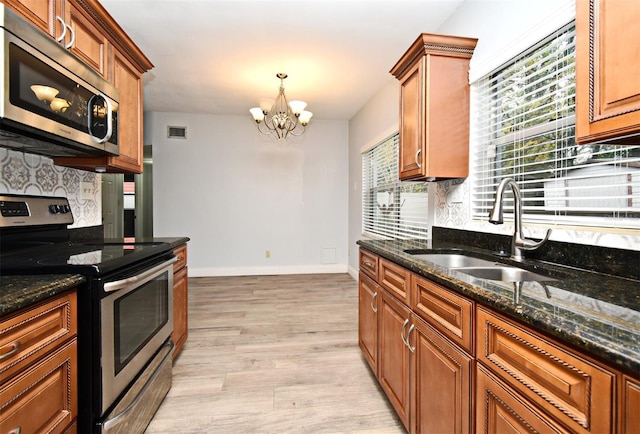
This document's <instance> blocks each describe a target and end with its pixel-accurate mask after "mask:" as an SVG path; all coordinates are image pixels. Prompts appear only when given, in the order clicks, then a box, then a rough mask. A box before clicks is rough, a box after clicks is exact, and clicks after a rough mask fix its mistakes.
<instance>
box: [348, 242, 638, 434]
mask: <svg viewBox="0 0 640 434" xmlns="http://www.w3.org/2000/svg"><path fill="white" fill-rule="evenodd" d="M359 244H360V245H361V250H364V251H365V252H366V257H367V258H368V262H369V263H379V264H383V265H381V267H380V270H383V269H385V268H386V269H392V268H393V270H394V275H395V276H398V275H401V276H405V277H403V278H402V279H400V280H402V281H410V282H411V290H410V291H409V292H410V295H409V300H410V304H409V305H408V306H407V305H405V304H404V303H403V302H401V301H400V298H399V296H398V295H397V293H393V295H392V293H391V292H389V291H387V289H386V288H385V287H384V285H382V284H381V282H379V285H380V286H382V289H383V291H382V300H381V304H380V306H379V314H378V334H379V337H378V352H379V355H378V358H379V360H378V366H379V367H378V372H379V375H378V381H379V382H380V384H381V386H382V388H383V390H384V391H385V393H386V394H387V396H388V398H389V400H390V402H391V403H392V404H393V405H394V408H396V410H397V411H398V414H399V416H400V418H401V419H402V420H403V422H404V421H407V420H408V426H407V429H408V430H409V431H410V432H411V433H419V432H439V433H440V432H443V433H445V432H446V433H449V432H450V433H461V432H474V431H475V432H483V433H502V432H531V430H532V429H534V430H537V431H538V432H572V433H598V434H599V433H606V432H609V433H613V432H616V431H618V432H635V431H637V430H638V423H639V421H640V418H638V416H637V414H636V413H637V411H636V410H635V409H636V408H637V407H638V405H639V404H640V378H638V376H637V369H636V368H635V366H638V365H637V364H638V363H640V358H639V357H638V355H637V353H636V355H635V356H633V355H632V353H630V352H628V351H627V349H628V346H629V345H630V344H632V342H637V340H636V339H637V338H634V336H640V333H636V335H633V326H631V327H632V328H631V329H626V328H625V329H624V330H625V331H624V332H623V331H622V330H621V332H620V333H618V332H615V331H614V332H613V334H612V332H611V331H609V330H610V326H608V325H606V324H604V323H603V324H602V327H606V330H607V332H606V333H607V336H608V337H607V338H605V339H612V341H611V343H610V344H605V343H604V342H603V344H602V345H605V346H607V347H610V348H611V349H612V350H613V349H614V348H615V349H616V350H615V351H617V355H616V356H613V355H612V356H611V359H610V362H609V363H607V362H604V361H603V360H602V356H601V355H599V356H598V357H595V355H594V354H595V353H594V349H595V347H594V346H593V345H592V344H586V343H585V348H584V349H583V350H579V349H577V348H576V343H577V342H584V339H585V338H586V337H587V336H590V335H591V334H592V333H600V332H599V330H600V329H599V328H598V325H597V322H598V320H596V319H594V318H593V317H591V316H589V319H580V318H576V317H575V316H574V315H576V313H578V312H579V313H578V315H580V314H582V312H581V310H582V309H584V308H583V307H581V308H580V309H579V310H578V311H567V312H566V313H564V312H565V311H564V310H565V309H567V306H566V305H565V304H564V303H566V301H565V299H564V298H563V297H561V296H560V295H561V294H563V292H562V291H563V290H562V289H561V288H562V287H567V288H569V287H572V285H579V286H583V285H584V283H582V281H583V280H584V278H580V279H579V281H574V280H573V279H577V277H573V274H569V275H566V277H564V278H562V277H560V278H559V279H557V280H556V281H554V282H553V283H552V285H554V288H551V289H550V290H551V292H550V293H549V294H554V296H551V297H549V296H548V297H546V298H545V297H544V294H542V297H543V300H544V301H545V303H551V304H555V303H559V305H558V306H549V307H547V306H546V305H544V304H540V302H539V301H538V299H537V298H534V299H532V300H531V301H530V300H526V301H524V299H522V298H520V299H518V300H515V299H511V300H512V301H511V302H506V301H505V302H504V303H501V302H498V300H501V299H502V297H504V296H505V295H506V294H511V292H512V291H513V288H512V290H511V291H505V289H504V286H501V285H498V284H496V283H495V282H493V283H492V282H486V281H485V283H482V282H480V281H478V280H474V279H472V278H470V279H469V281H465V280H459V279H461V278H463V277H459V276H460V274H461V273H457V272H452V271H448V270H446V271H443V269H442V268H439V266H436V265H435V264H432V263H430V262H428V261H426V262H425V261H419V260H415V259H412V257H411V255H410V254H407V253H406V251H407V250H423V249H424V248H423V247H422V248H421V247H418V246H416V245H413V243H411V242H401V241H370V242H359ZM396 244H398V245H397V246H396ZM425 244H426V243H425ZM387 245H389V246H391V247H386V246H387ZM365 246H366V247H365ZM370 246H371V249H367V247H370ZM457 248H458V250H459V247H457ZM376 256H378V257H377V258H376ZM387 262H389V263H393V264H394V265H395V267H390V266H389V265H384V264H385V263H387ZM429 264H431V265H429ZM402 270H404V273H403V271H402ZM590 278H591V279H594V282H595V281H596V280H597V279H604V280H603V282H604V281H606V282H607V283H606V287H607V288H609V289H611V288H614V287H615V286H616V285H617V284H618V283H621V284H624V285H628V284H629V282H627V281H624V282H617V281H616V282H614V281H611V279H613V280H615V278H608V277H598V276H590ZM562 279H567V281H566V282H563V281H562ZM396 281H397V279H396ZM469 282H474V283H469ZM475 282H477V283H475ZM444 284H446V285H447V286H445V285H444ZM481 285H482V286H481ZM555 286H557V287H558V288H555ZM598 287H601V286H598ZM536 289H537V287H535V288H532V290H534V293H535V292H536V291H535V290H536ZM493 291H496V292H495V293H494V292H493ZM554 291H556V292H554ZM510 297H513V295H510ZM564 297H566V296H564ZM389 300H391V301H389ZM569 300H576V301H580V302H581V303H586V301H582V299H581V298H580V296H577V295H573V296H571V297H570V298H569ZM523 302H524V304H523ZM603 308H604V305H599V306H598V309H603ZM533 309H538V310H540V313H539V314H538V315H539V316H534V312H535V311H534V310H533ZM616 309H617V308H616ZM523 312H524V314H523ZM542 312H544V315H545V316H543V315H542ZM547 312H552V313H549V315H553V316H552V317H547V316H546V315H547ZM507 314H509V315H508V316H507ZM527 315H531V318H532V319H531V320H530V321H531V322H532V323H534V324H536V325H537V327H532V326H531V325H530V324H528V320H527ZM562 315H565V316H567V319H566V324H564V323H563V322H562V321H560V322H559V321H558V318H561V317H562ZM514 316H515V317H514ZM385 317H386V319H385ZM516 318H518V319H516ZM543 318H549V319H548V320H547V321H552V323H551V324H550V327H553V330H555V331H556V332H558V331H562V332H563V333H570V334H572V335H573V334H575V335H574V336H575V337H574V338H573V339H567V340H566V341H563V340H562V339H559V338H558V337H552V336H549V335H548V334H546V333H543V332H541V331H539V330H536V328H539V326H540V325H541V321H543ZM606 318H607V317H606V316H605V317H604V319H603V320H604V321H607V319H606ZM574 324H579V327H577V328H576V329H573V328H569V327H574ZM620 325H621V326H622V327H626V326H624V325H623V324H622V323H620ZM565 327H566V330H565ZM592 327H593V328H594V329H593V330H590V328H592ZM385 330H388V331H387V332H386V333H387V334H388V335H389V336H393V335H394V334H395V335H396V337H397V339H399V340H402V341H403V344H404V348H402V345H403V344H397V343H394V341H393V340H392V339H391V338H388V339H387V338H384V339H383V338H382V335H383V333H385ZM365 333H367V332H366V331H362V330H361V331H359V334H365ZM629 333H630V334H629ZM560 336H562V334H561V335H560ZM599 336H601V335H599ZM625 336H628V338H627V337H625ZM628 339H631V341H628ZM620 340H624V343H623V342H620ZM383 346H387V347H389V348H383ZM620 350H622V351H625V352H626V353H627V354H628V356H626V357H625V358H624V359H623V360H621V359H620V355H621V353H620V352H619V351H620ZM407 351H408V355H407ZM629 357H631V359H629ZM634 357H635V359H634ZM385 359H386V360H392V361H393V362H392V363H393V364H394V366H395V370H393V369H391V368H386V372H387V373H386V374H385V376H383V375H382V372H383V370H382V366H383V364H384V363H385ZM407 360H408V363H409V367H410V369H409V375H408V376H407V377H403V376H401V375H399V374H398V373H399V372H402V370H401V369H400V368H399V366H405V365H406V363H407V362H406V361H407ZM614 365H615V366H614ZM617 365H620V366H617ZM621 367H624V369H621ZM633 372H636V373H635V374H634V373H633ZM403 375H404V374H403ZM402 381H404V383H403V385H405V384H406V385H408V387H409V397H410V402H411V404H410V408H409V411H408V414H406V411H405V407H403V406H402V405H398V404H397V403H398V402H401V403H402V400H401V399H399V398H398V397H403V396H406V395H403V393H406V392H405V389H403V387H401V385H400V384H401V382H402ZM388 386H391V387H388ZM398 408H400V410H398Z"/></svg>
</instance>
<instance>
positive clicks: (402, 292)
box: [378, 258, 411, 306]
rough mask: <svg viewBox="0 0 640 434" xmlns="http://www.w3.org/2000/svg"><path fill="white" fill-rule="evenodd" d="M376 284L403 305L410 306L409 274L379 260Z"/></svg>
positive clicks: (395, 265)
mask: <svg viewBox="0 0 640 434" xmlns="http://www.w3.org/2000/svg"><path fill="white" fill-rule="evenodd" d="M379 265H380V270H379V272H378V276H379V279H378V283H379V284H380V286H382V287H383V288H385V289H387V290H388V291H389V292H391V293H392V294H393V295H395V296H396V298H398V299H400V301H402V302H403V303H404V304H405V305H407V306H410V305H411V303H410V294H411V290H410V289H411V286H410V285H411V272H410V271H409V270H407V269H405V268H403V267H401V266H399V265H397V264H394V263H393V262H389V261H387V260H386V259H382V258H380V262H379Z"/></svg>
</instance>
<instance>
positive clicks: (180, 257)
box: [173, 244, 187, 273]
mask: <svg viewBox="0 0 640 434" xmlns="http://www.w3.org/2000/svg"><path fill="white" fill-rule="evenodd" d="M173 254H174V255H176V259H177V261H176V262H174V263H173V272H174V273H175V272H177V271H178V270H180V269H182V268H184V267H185V266H186V265H187V245H186V244H183V245H182V246H180V247H176V248H175V249H173Z"/></svg>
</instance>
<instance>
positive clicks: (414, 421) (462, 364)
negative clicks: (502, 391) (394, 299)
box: [409, 315, 473, 434]
mask: <svg viewBox="0 0 640 434" xmlns="http://www.w3.org/2000/svg"><path fill="white" fill-rule="evenodd" d="M412 325H413V326H414V329H413V330H414V331H413V333H412V335H411V336H409V343H410V344H411V346H412V348H413V349H414V350H413V354H412V363H411V377H412V381H411V385H412V392H411V430H410V431H411V432H412V433H438V434H445V433H452V434H454V433H455V434H466V433H470V432H472V430H471V423H472V420H471V414H472V413H471V411H472V409H473V407H472V406H471V403H472V396H471V391H472V390H473V389H472V383H471V380H472V367H473V360H472V358H471V356H469V355H468V354H466V353H465V352H464V351H462V350H461V349H459V348H458V347H456V346H455V345H453V344H452V343H451V342H450V341H449V340H447V339H446V338H445V337H444V336H442V335H441V334H440V333H438V332H437V331H436V330H435V329H434V328H433V327H431V326H430V325H428V324H427V323H425V322H424V321H422V320H421V319H420V318H417V317H416V316H415V315H413V317H412ZM413 335H415V340H413V339H412V337H413Z"/></svg>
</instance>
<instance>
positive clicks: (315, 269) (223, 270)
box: [189, 264, 353, 277]
mask: <svg viewBox="0 0 640 434" xmlns="http://www.w3.org/2000/svg"><path fill="white" fill-rule="evenodd" d="M347 272H348V273H349V274H351V271H350V270H349V269H348V267H347V265H346V264H329V265H292V266H274V267H204V268H196V267H191V266H190V267H189V277H216V276H273V275H278V274H339V273H347ZM351 276H353V274H351Z"/></svg>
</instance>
